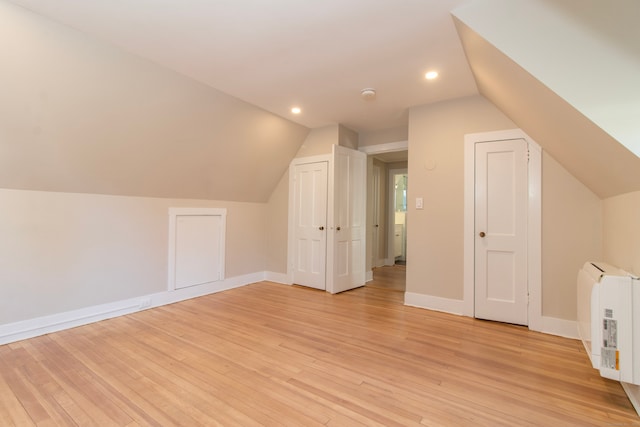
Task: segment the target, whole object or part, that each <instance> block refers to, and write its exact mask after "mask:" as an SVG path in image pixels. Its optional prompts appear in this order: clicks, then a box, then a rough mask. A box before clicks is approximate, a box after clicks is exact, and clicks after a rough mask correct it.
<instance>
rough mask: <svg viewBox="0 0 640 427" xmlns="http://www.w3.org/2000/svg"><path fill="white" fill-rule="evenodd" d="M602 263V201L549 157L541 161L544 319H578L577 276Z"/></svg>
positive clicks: (545, 155) (545, 154) (546, 156)
mask: <svg viewBox="0 0 640 427" xmlns="http://www.w3.org/2000/svg"><path fill="white" fill-rule="evenodd" d="M601 259H602V201H601V200H600V199H599V198H598V196H596V195H595V194H594V193H593V192H592V191H591V190H589V189H588V188H587V187H586V186H585V185H584V184H582V183H581V182H580V181H578V180H577V179H576V178H575V177H573V176H572V175H571V174H569V172H567V171H566V170H565V169H564V168H563V167H562V166H561V165H560V164H559V163H558V162H557V161H556V160H555V159H553V158H552V157H551V156H549V155H548V154H547V153H543V157H542V314H543V316H549V317H555V318H559V319H567V320H576V316H577V312H576V298H577V296H576V277H577V274H578V270H579V269H580V268H581V267H582V265H583V264H584V263H585V262H587V261H598V260H601Z"/></svg>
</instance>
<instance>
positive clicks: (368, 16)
mask: <svg viewBox="0 0 640 427" xmlns="http://www.w3.org/2000/svg"><path fill="white" fill-rule="evenodd" d="M12 1H13V3H16V4H18V5H21V6H24V7H26V8H28V9H31V10H33V11H35V12H37V13H40V14H42V15H45V16H48V17H50V18H52V19H54V20H56V21H59V22H61V23H63V24H66V25H68V26H70V27H73V28H76V29H78V30H80V31H82V32H85V33H87V34H89V35H91V36H94V37H97V38H99V39H101V40H105V41H108V42H110V43H113V44H115V45H117V46H120V47H122V48H123V49H125V50H127V51H129V52H132V53H135V54H137V55H139V56H142V57H144V58H147V59H149V60H151V61H154V62H156V63H158V64H161V65H163V66H165V67H168V68H170V69H173V70H175V71H177V72H179V73H181V74H184V75H186V76H189V77H191V78H193V79H196V80H199V81H201V82H203V83H206V84H208V85H210V86H212V87H214V88H216V89H218V90H220V91H223V92H225V93H227V94H229V95H232V96H235V97H237V98H240V99H242V100H244V101H247V102H249V103H251V104H254V105H256V106H259V107H261V108H264V109H265V110H268V111H271V112H273V113H275V114H278V115H280V116H283V117H286V118H289V119H291V120H292V121H295V122H297V123H300V124H302V125H305V126H307V127H310V128H316V127H321V126H324V125H328V124H335V123H342V124H344V125H345V126H347V127H349V128H351V129H353V130H356V131H359V132H372V131H376V130H381V129H389V128H394V127H400V126H406V125H407V112H408V110H407V109H408V108H409V107H411V106H415V105H422V104H428V103H433V102H437V101H441V100H445V99H451V98H458V97H462V96H467V95H471V94H476V93H478V92H477V88H476V85H475V82H474V79H473V75H472V73H471V71H470V68H469V66H468V64H467V61H466V59H465V55H464V52H463V49H462V46H461V43H460V40H459V38H458V35H457V33H456V30H455V26H454V24H453V20H452V18H451V15H450V14H449V12H450V11H451V10H452V9H454V8H456V7H457V6H459V5H461V4H463V3H467V2H468V1H469V0H322V1H311V0H208V1H205V0H137V1H127V0H91V1H87V0H12ZM430 69H436V70H438V71H439V72H440V77H439V78H438V79H437V80H435V81H427V80H425V79H424V73H425V72H426V71H427V70H430ZM368 87H372V88H375V89H376V90H377V97H376V99H375V100H373V101H365V100H363V99H362V98H361V97H360V91H361V89H364V88H368ZM293 105H297V106H300V107H301V108H302V109H303V112H302V114H300V115H299V116H294V115H292V114H291V113H290V108H291V107H292V106H293Z"/></svg>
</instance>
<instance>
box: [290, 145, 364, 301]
mask: <svg viewBox="0 0 640 427" xmlns="http://www.w3.org/2000/svg"><path fill="white" fill-rule="evenodd" d="M366 169H367V158H366V154H364V153H361V152H359V151H356V150H351V149H348V148H345V147H340V146H335V145H334V146H333V152H332V154H331V155H327V156H314V157H308V158H300V159H294V161H293V162H292V163H291V166H290V169H289V177H290V181H289V218H290V222H289V261H288V262H289V268H288V270H289V272H288V273H289V276H290V280H291V282H292V283H294V284H298V285H302V286H309V287H313V288H317V289H323V290H326V291H328V292H331V293H337V292H343V291H346V290H349V289H353V288H356V287H359V286H362V285H364V280H365V256H366V245H365V230H366V227H365V222H366Z"/></svg>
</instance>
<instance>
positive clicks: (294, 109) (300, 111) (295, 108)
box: [291, 107, 302, 114]
mask: <svg viewBox="0 0 640 427" xmlns="http://www.w3.org/2000/svg"><path fill="white" fill-rule="evenodd" d="M291 112H292V113H293V114H300V113H302V109H300V107H293V108H292V109H291Z"/></svg>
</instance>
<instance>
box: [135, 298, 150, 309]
mask: <svg viewBox="0 0 640 427" xmlns="http://www.w3.org/2000/svg"><path fill="white" fill-rule="evenodd" d="M138 307H139V308H140V309H141V310H142V309H143V308H149V307H151V298H142V299H141V300H140V303H139V304H138Z"/></svg>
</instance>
